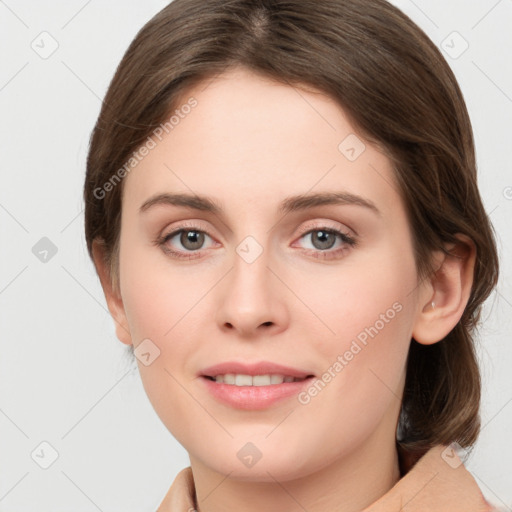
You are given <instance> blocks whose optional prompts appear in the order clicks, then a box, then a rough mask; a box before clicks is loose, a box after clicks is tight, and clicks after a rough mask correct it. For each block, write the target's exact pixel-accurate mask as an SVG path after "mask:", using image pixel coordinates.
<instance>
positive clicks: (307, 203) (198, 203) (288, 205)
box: [139, 192, 382, 216]
mask: <svg viewBox="0 0 512 512" xmlns="http://www.w3.org/2000/svg"><path fill="white" fill-rule="evenodd" d="M156 205H171V206H183V207H186V208H192V209H194V210H200V211H206V212H211V213H214V214H221V213H222V207H221V206H220V204H219V203H217V202H216V201H215V200H214V199H212V198H210V197H208V196H199V195H197V194H168V193H165V194H157V195H155V196H153V197H150V198H149V199H148V200H147V201H145V202H144V203H143V204H142V206H141V207H140V208H139V212H140V213H143V212H145V211H147V210H149V209H150V208H151V207H153V206H156ZM324 205H356V206H362V207H365V208H368V209H369V210H371V211H372V212H373V213H375V214H376V215H378V216H382V214H381V212H380V210H379V209H378V208H377V206H375V204H374V203H373V202H372V201H370V200H369V199H366V198H364V197H361V196H358V195H355V194H352V193H350V192H317V193H313V194H302V195H296V196H291V197H287V198H286V199H284V200H283V201H282V202H281V203H280V205H279V208H278V212H279V213H284V214H287V213H290V212H294V211H303V210H308V209H310V208H314V207H316V206H324Z"/></svg>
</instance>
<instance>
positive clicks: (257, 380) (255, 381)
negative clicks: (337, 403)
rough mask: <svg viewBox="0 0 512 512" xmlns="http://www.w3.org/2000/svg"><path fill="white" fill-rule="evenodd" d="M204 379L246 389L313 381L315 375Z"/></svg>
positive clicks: (228, 374)
mask: <svg viewBox="0 0 512 512" xmlns="http://www.w3.org/2000/svg"><path fill="white" fill-rule="evenodd" d="M202 377H203V378H205V379H208V380H210V381H212V382H215V383H217V384H228V385H230V386H237V387H244V386H253V387H260V386H274V385H280V384H283V383H289V382H303V381H305V380H307V379H311V378H313V377H314V375H306V376H305V377H294V376H292V375H283V374H262V375H247V374H239V373H238V374H234V373H226V374H219V375H215V376H213V375H202Z"/></svg>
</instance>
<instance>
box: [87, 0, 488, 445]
mask: <svg viewBox="0 0 512 512" xmlns="http://www.w3.org/2000/svg"><path fill="white" fill-rule="evenodd" d="M234 66H243V67H245V68H247V69H250V70H252V71H254V72H256V73H259V74H261V75H263V76H265V77H267V78H271V79H274V80H277V81H278V82H280V83H284V84H288V85H293V86H296V87H305V86H310V87H313V89H314V90H317V91H320V92H323V93H325V94H327V95H329V96H330V97H332V98H333V99H334V100H335V101H337V102H338V103H339V104H340V105H341V106H342V108H343V109H344V111H345V112H346V113H347V115H348V116H349V118H350V120H351V122H352V124H353V126H354V127H355V128H356V129H357V130H358V131H359V133H360V134H361V135H362V136H363V137H365V138H366V139H367V140H368V141H371V142H373V143H375V144H377V145H378V146H379V147H380V148H381V149H382V151H384V152H385V154H386V155H387V156H388V157H389V158H390V159H391V161H392V163H393V165H394V167H395V174H396V181H397V183H398V186H399V191H400V194H401V196H402V198H403V201H404V204H405V206H406V209H407V212H408V217H409V222H410V225H411V229H412V233H413V240H414V251H415V260H416V265H417V269H418V275H419V276H420V278H425V277H426V276H428V275H430V273H431V272H432V271H433V269H432V267H431V262H430V256H431V253H432V251H434V250H438V249H441V250H444V249H443V245H444V244H446V243H450V242H457V239H456V238H455V235H456V234H457V233H462V234H464V235H466V236H468V237H469V238H471V239H472V240H473V242H474V244H475V246H476V255H477V256H476V264H475V270H474V282H473V287H472V290H471V296H470V298H469V301H468V304H467V306H466V308H465V311H464V313H463V315H462V318H461V319H460V321H459V322H458V324H457V325H456V326H455V328H454V329H453V330H452V331H451V332H450V333H449V334H448V335H447V336H446V337H445V338H444V339H443V340H441V341H440V342H438V343H435V344H433V345H428V346H424V345H421V344H419V343H417V342H416V341H415V340H411V346H410V350H409V356H408V363H407V375H406V383H405V390H404V396H403V400H402V410H401V414H400V422H399V430H400V432H401V434H400V438H401V439H400V440H399V441H400V443H401V446H402V447H404V448H405V449H407V450H411V451H412V450H422V449H423V450H424V449H426V448H428V447H430V446H432V445H435V444H449V443H451V442H453V441H457V442H458V443H459V444H460V445H461V446H463V447H470V446H471V445H472V444H474V442H475V441H476V439H477V436H478V433H479V428H480V420H479V406H480V374H479V369H478V366H477V361H476V357H475V350H474V346H473V336H472V333H473V331H474V329H475V327H476V325H477V322H478V320H479V317H480V309H481V304H482V303H483V302H484V300H485V299H486V298H487V297H488V296H489V294H490V293H491V291H492V289H493V287H494V286H495V285H496V282H497V278H498V257H497V251H496V245H495V239H494V233H493V228H492V226H491V224H490V222H489V220H488V218H487V216H486V213H485V210H484V207H483V205H482V201H481V198H480V195H479V191H478V188H477V174H476V163H475V151H474V142H473V133H472V128H471V123H470V120H469V116H468V113H467V109H466V105H465V102H464V99H463V96H462V93H461V91H460V89H459V86H458V84H457V81H456V79H455V77H454V74H453V72H452V71H451V69H450V67H449V65H448V64H447V63H446V61H445V59H444V58H443V56H442V55H441V53H440V52H439V50H438V49H437V48H436V46H435V45H434V44H433V43H432V42H431V41H430V39H429V38H428V37H427V36H426V35H425V34H424V33H423V32H422V30H421V29H420V28H419V27H418V26H416V25H415V24H414V23H413V22H412V21H411V20H410V19H409V18H408V17H407V16H406V15H404V14H403V13H402V12H401V11H400V10H399V9H397V8H395V7H393V6H392V5H390V4H389V3H387V2H386V1H385V0H322V1H321V2H319V1H317V0H208V1H207V2H206V1H204V0H174V1H173V2H172V3H171V4H169V5H168V6H167V7H166V8H164V9H163V10H162V11H160V12H159V13H158V14H157V15H156V16H155V17H154V18H152V19H151V20H150V21H149V22H148V23H147V24H146V25H145V26H144V27H143V28H142V29H141V30H140V32H139V33H138V34H137V36H136V37H135V39H134V41H133V42H132V43H131V45H130V47H129V48H128V50H127V51H126V54H125V55H124V57H123V59H122V61H121V63H120V64H119V67H118V68H117V71H116V73H115V76H114V77H113V79H112V82H111V84H110V87H109V89H108V92H107V94H106V97H105V100H104V103H103V106H102V109H101V113H100V115H99V118H98V120H97V123H96V126H95V128H94V131H93V133H92V136H91V142H90V149H89V155H88V159H87V174H86V180H85V188H84V199H85V234H86V239H87V247H88V250H89V254H90V255H91V257H92V254H93V253H92V245H93V241H94V240H95V241H97V242H99V243H101V244H102V245H103V246H104V249H105V258H106V259H105V262H106V263H107V265H108V266H109V268H110V273H111V279H112V283H113V286H114V288H115V289H116V290H118V284H119V276H118V251H119V248H118V242H119V233H120V215H121V199H122V183H120V185H119V186H113V187H109V188H108V192H105V191H106V190H107V189H106V188H105V183H107V182H108V181H109V180H112V177H113V176H115V175H116V173H117V176H118V177H119V176H121V174H120V173H119V170H120V169H121V168H122V167H123V165H124V164H125V163H126V161H127V160H128V159H129V158H130V156H131V155H132V154H133V153H134V151H136V150H137V149H138V148H139V147H140V146H141V144H142V143H143V142H144V141H145V140H146V139H147V137H148V136H150V135H151V134H152V133H153V131H154V130H155V129H156V128H157V127H158V126H159V125H160V124H161V123H164V122H165V121H166V120H167V119H168V117H169V115H170V114H169V113H170V112H171V111H172V110H173V109H175V108H177V106H179V105H180V103H179V102H180V100H181V99H182V98H183V97H184V95H185V94H186V93H187V90H190V88H191V87H193V86H195V85H197V84H199V83H201V82H203V81H205V80H207V79H210V78H212V77H214V76H215V75H218V74H220V73H222V72H223V71H226V70H228V69H229V68H231V67H234ZM340 142H341V141H340ZM99 190H101V191H102V192H101V194H100V193H98V191H99ZM445 252H446V251H445Z"/></svg>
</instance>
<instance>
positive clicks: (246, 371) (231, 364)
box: [200, 361, 313, 379]
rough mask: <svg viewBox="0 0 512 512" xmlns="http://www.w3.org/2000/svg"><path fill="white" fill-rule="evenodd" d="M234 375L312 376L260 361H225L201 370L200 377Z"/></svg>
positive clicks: (302, 371)
mask: <svg viewBox="0 0 512 512" xmlns="http://www.w3.org/2000/svg"><path fill="white" fill-rule="evenodd" d="M227 373H234V374H239V375H252V376H254V375H284V376H285V377H295V378H298V379H303V378H306V377H309V376H312V375H313V374H312V373H311V372H308V371H304V370H300V369H298V368H291V367H290V366H283V365H281V364H277V363H272V362H270V361H260V362H258V363H239V362H237V361H226V362H224V363H219V364H216V365H214V366H209V367H208V368H205V369H204V370H201V372H200V375H201V376H204V377H216V376H217V375H226V374H227Z"/></svg>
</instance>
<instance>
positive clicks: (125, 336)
mask: <svg viewBox="0 0 512 512" xmlns="http://www.w3.org/2000/svg"><path fill="white" fill-rule="evenodd" d="M92 252H93V260H94V266H95V267H96V272H97V274H98V277H99V279H100V282H101V287H102V289H103V293H104V295H105V300H106V301H107V307H108V310H109V312H110V315H111V316H112V319H113V320H114V323H115V329H116V336H117V338H118V339H119V341H121V342H122V343H125V344H126V345H132V338H131V334H130V329H129V326H128V321H127V318H126V313H125V310H124V305H123V301H122V298H121V294H120V292H119V290H115V289H114V288H113V286H112V279H111V275H110V269H109V268H108V265H107V262H106V258H105V246H104V245H103V244H102V243H101V242H100V241H98V240H94V241H93V244H92Z"/></svg>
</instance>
